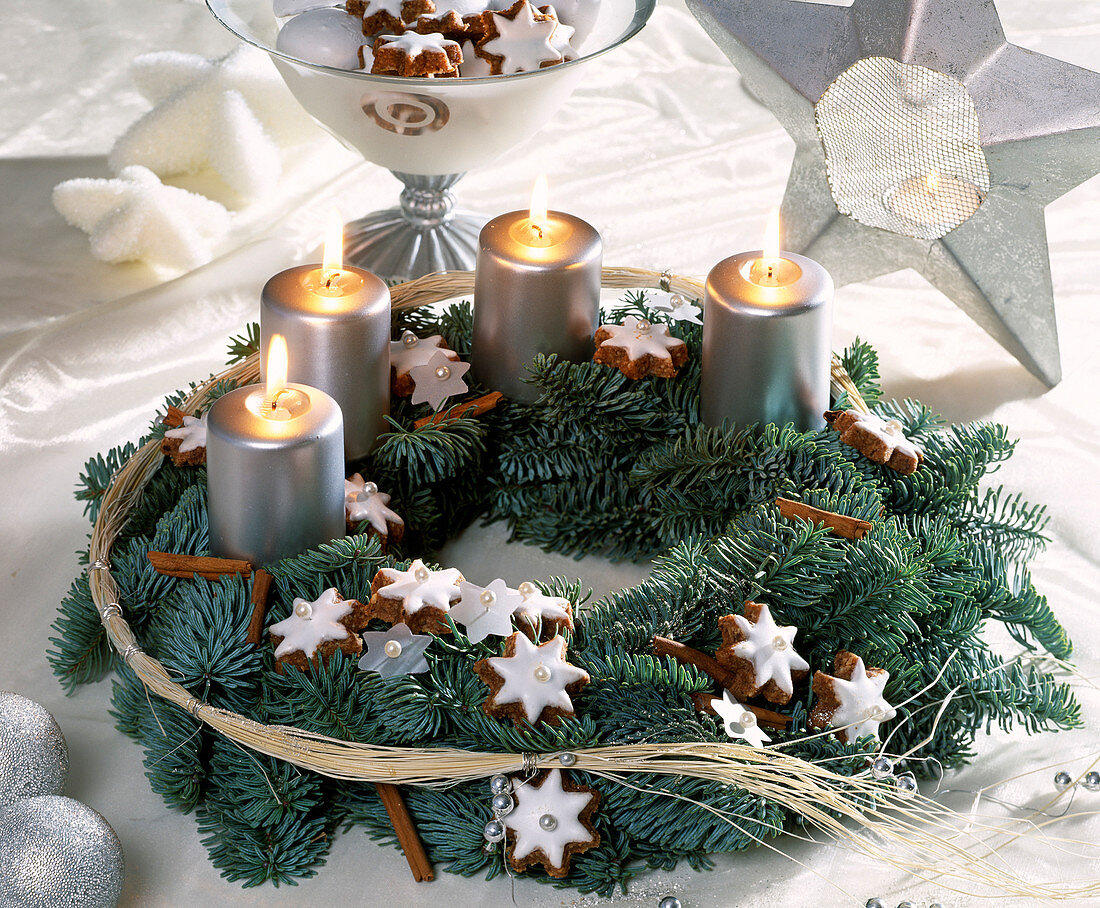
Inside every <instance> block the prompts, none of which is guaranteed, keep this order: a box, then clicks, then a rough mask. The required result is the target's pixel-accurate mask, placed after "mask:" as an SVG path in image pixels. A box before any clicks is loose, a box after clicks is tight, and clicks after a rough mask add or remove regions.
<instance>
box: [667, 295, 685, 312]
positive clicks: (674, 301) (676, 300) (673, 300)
mask: <svg viewBox="0 0 1100 908" xmlns="http://www.w3.org/2000/svg"><path fill="white" fill-rule="evenodd" d="M685 302H687V301H686V300H685V299H684V298H683V297H682V296H680V294H679V293H674V294H672V296H670V297H669V298H668V304H669V305H670V306H671V307H672V308H673V309H679V308H680V307H681V306H682V305H684V303H685Z"/></svg>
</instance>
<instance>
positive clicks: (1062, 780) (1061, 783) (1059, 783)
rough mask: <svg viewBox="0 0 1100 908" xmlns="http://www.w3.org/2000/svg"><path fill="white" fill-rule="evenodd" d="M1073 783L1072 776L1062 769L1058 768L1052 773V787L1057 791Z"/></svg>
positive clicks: (1063, 789)
mask: <svg viewBox="0 0 1100 908" xmlns="http://www.w3.org/2000/svg"><path fill="white" fill-rule="evenodd" d="M1072 784H1073V776H1071V775H1070V774H1069V773H1068V772H1066V771H1065V770H1064V769H1060V770H1058V772H1056V773H1055V774H1054V787H1055V788H1057V789H1058V790H1059V791H1065V790H1066V789H1067V788H1069V787H1070V786H1071V785H1072Z"/></svg>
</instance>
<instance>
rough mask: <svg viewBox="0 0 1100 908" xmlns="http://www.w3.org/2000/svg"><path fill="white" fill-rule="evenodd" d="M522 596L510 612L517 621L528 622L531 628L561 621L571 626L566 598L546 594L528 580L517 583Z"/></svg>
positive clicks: (571, 618)
mask: <svg viewBox="0 0 1100 908" xmlns="http://www.w3.org/2000/svg"><path fill="white" fill-rule="evenodd" d="M528 584H530V585H529V586H528ZM519 592H520V595H521V596H522V599H521V600H520V603H519V605H517V606H516V610H515V611H514V612H513V613H512V616H513V617H514V618H515V619H516V621H517V622H522V623H524V624H529V625H530V626H531V627H533V628H537V627H541V626H542V625H543V624H549V623H550V622H561V623H562V624H564V625H565V626H566V627H568V628H569V629H570V630H572V628H573V617H572V615H571V614H570V605H569V600H568V599H562V598H561V597H560V596H547V595H546V594H545V593H544V592H543V591H542V590H540V589H539V588H538V587H536V586H535V585H534V584H533V583H531V581H530V580H528V581H527V582H526V583H521V584H520V585H519Z"/></svg>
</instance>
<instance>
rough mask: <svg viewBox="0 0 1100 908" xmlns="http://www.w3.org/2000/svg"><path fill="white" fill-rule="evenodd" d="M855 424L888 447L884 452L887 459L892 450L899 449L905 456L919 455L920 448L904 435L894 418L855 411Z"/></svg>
mask: <svg viewBox="0 0 1100 908" xmlns="http://www.w3.org/2000/svg"><path fill="white" fill-rule="evenodd" d="M855 424H856V425H857V426H859V427H860V428H861V429H865V430H867V431H868V432H870V433H872V434H873V435H875V436H877V437H878V438H880V439H881V440H882V442H883V444H885V445H886V446H887V448H889V450H888V451H887V452H886V459H887V460H889V459H890V456H891V455H892V454H893V453H894V451H900V452H901V453H902V454H904V455H906V456H907V457H913V458H919V457H920V456H921V450H920V448H918V447H917V446H916V445H915V444H913V442H911V441H910V440H909V439H908V438H906V437H905V431H904V430H903V429H902V426H901V423H900V422H898V421H897V420H896V419H890V420H885V419H882V418H881V417H879V416H876V415H875V414H874V413H857V414H856V423H855Z"/></svg>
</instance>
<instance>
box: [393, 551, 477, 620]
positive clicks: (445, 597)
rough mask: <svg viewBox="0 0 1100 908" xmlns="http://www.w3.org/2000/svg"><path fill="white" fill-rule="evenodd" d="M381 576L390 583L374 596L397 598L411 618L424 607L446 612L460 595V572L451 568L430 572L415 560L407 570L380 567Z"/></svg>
mask: <svg viewBox="0 0 1100 908" xmlns="http://www.w3.org/2000/svg"><path fill="white" fill-rule="evenodd" d="M382 576H383V577H385V578H386V580H389V581H391V582H390V583H388V584H386V586H384V587H381V588H380V589H379V590H378V595H379V596H381V597H382V598H383V599H400V600H401V605H402V607H403V608H404V609H405V614H407V615H415V614H416V613H417V612H419V611H420V610H421V609H422V608H424V607H425V606H430V607H434V608H438V609H442V610H443V611H444V612H446V611H447V610H448V609H450V607H451V602H453V601H454V600H456V599H458V597H459V595H460V591H459V588H458V584H459V581H461V580H462V574H461V573H459V572H458V571H457V570H456V569H455V568H444V569H443V570H442V571H433V570H431V569H429V568H428V567H427V566H426V565H425V564H424V562H423V561H421V560H420V559H419V558H417V559H416V561H414V562H413V563H412V564H410V565H409V569H408V570H407V571H399V570H397V569H396V568H382Z"/></svg>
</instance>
